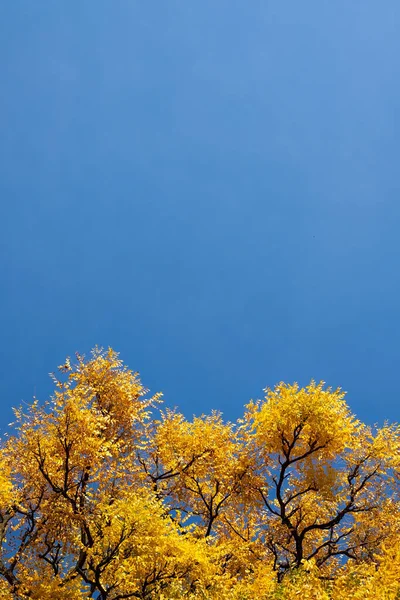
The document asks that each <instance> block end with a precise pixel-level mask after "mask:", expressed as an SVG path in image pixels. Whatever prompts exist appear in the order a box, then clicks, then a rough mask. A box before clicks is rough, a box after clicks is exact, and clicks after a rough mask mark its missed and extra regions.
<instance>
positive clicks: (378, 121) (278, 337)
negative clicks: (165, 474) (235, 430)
mask: <svg viewBox="0 0 400 600" xmlns="http://www.w3.org/2000/svg"><path fill="white" fill-rule="evenodd" d="M399 26H400V4H399V2H398V1H397V0H387V1H386V2H385V3H384V4H382V3H377V2H375V1H369V0H363V1H361V0H360V1H354V2H347V1H346V2H345V1H337V2H328V1H322V0H315V1H306V2H298V1H294V0H293V1H291V2H290V1H289V2H269V1H267V0H265V1H254V2H232V1H231V0H229V1H228V0H220V1H218V2H215V1H214V0H212V1H211V0H203V1H202V2H182V1H180V2H178V1H175V0H169V1H168V2H159V3H151V2H135V1H121V2H105V1H102V0H97V1H96V2H94V0H91V1H85V0H79V1H78V0H72V1H69V2H53V1H50V0H42V1H41V2H26V1H25V0H24V1H21V0H13V2H7V3H4V5H3V10H2V19H1V22H0V61H1V73H2V76H1V93H0V125H1V132H2V133H1V137H0V201H1V213H2V218H1V219H0V228H1V235H0V253H1V254H0V276H1V295H0V329H1V340H2V341H1V344H0V346H1V348H0V351H1V363H0V364H1V380H0V399H1V400H0V401H1V408H2V411H1V418H0V426H1V427H3V428H4V427H5V426H6V424H7V422H8V421H9V420H11V418H12V416H11V407H12V406H15V405H18V404H20V402H21V401H22V400H24V401H30V400H31V398H32V396H33V394H35V393H36V395H37V396H38V397H39V398H40V399H44V398H46V396H48V395H49V393H50V392H51V389H52V388H51V382H50V379H49V378H48V375H47V373H48V372H49V371H52V370H54V368H55V367H56V365H58V364H60V363H61V361H62V360H63V358H64V357H65V356H66V355H72V354H73V353H74V352H75V351H79V352H86V353H87V352H88V351H89V350H90V348H91V347H93V346H94V345H95V344H98V345H103V346H112V347H114V348H115V349H116V350H118V351H120V352H121V356H122V358H123V359H124V360H125V361H126V363H127V364H128V365H129V366H130V367H131V368H132V369H134V370H138V371H140V373H141V375H142V380H143V382H144V384H145V385H146V386H147V387H149V388H151V390H152V391H154V392H155V391H158V390H162V391H163V392H164V394H165V400H166V402H167V403H168V404H169V405H178V406H179V407H180V408H181V409H182V410H183V411H184V412H185V414H186V415H187V416H191V415H192V414H193V413H196V414H199V413H202V412H208V411H210V410H211V409H212V408H217V409H220V410H222V411H223V412H224V414H225V416H226V417H227V418H230V419H235V418H237V417H238V416H239V415H240V413H241V410H242V406H243V404H245V403H246V402H247V401H248V400H249V399H250V398H256V397H260V396H261V394H262V389H263V388H264V387H266V386H273V385H274V384H275V383H277V382H279V381H281V380H284V381H287V382H293V381H298V382H299V383H301V384H306V383H308V381H309V380H310V379H311V378H315V379H316V380H321V379H323V380H325V381H326V382H327V383H328V384H330V385H332V386H334V387H336V386H341V387H342V388H344V389H345V390H347V391H348V401H349V403H350V405H351V407H352V409H353V410H354V411H355V412H356V413H357V414H358V416H359V417H360V418H362V419H364V420H366V421H367V422H369V423H373V422H375V421H379V422H382V421H383V420H384V419H386V418H387V419H389V420H391V421H395V420H398V418H399V416H398V415H399V411H398V403H399V385H398V381H399V376H398V371H399V369H398V363H399V337H400V335H399V334H400V325H399V296H400V274H399V258H400V257H399V254H400V238H399V220H400V203H399V199H400V195H399V193H400V181H399V173H400V170H399V156H400V153H399V144H400V118H399V114H400V113H399V106H400V61H399V56H400V37H399V35H398V32H399Z"/></svg>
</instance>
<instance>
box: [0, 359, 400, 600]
mask: <svg viewBox="0 0 400 600" xmlns="http://www.w3.org/2000/svg"><path fill="white" fill-rule="evenodd" d="M54 384H55V391H54V394H53V396H52V397H51V399H50V400H48V401H47V402H45V403H39V402H38V401H37V400H36V399H34V400H33V402H32V404H30V405H27V406H26V407H25V408H24V409H22V408H19V409H17V410H15V414H16V422H15V423H14V424H13V429H12V431H10V433H9V434H8V435H7V436H5V437H4V439H3V441H2V445H1V450H0V460H1V469H0V541H1V556H0V597H1V598H4V599H5V600H7V599H8V600H11V599H17V600H19V599H25V598H31V599H37V600H78V599H84V598H95V599H98V600H122V599H126V598H140V599H142V600H150V599H179V598H187V599H190V600H200V599H210V600H212V599H215V598H218V599H221V600H251V599H260V600H263V599H265V600H278V599H279V600H291V599H292V598H295V597H300V598H304V599H315V600H316V599H320V600H329V599H334V600H348V598H350V597H353V598H360V599H361V598H362V599H363V600H369V599H370V600H372V599H374V600H375V599H377V598H378V599H379V598H382V599H387V600H395V599H399V598H400V582H399V576H398V573H400V530H399V526H400V498H399V491H400V488H399V472H400V469H399V466H400V429H399V427H398V426H397V425H390V424H385V425H384V426H383V427H381V428H378V427H370V426H367V425H365V424H364V423H362V422H360V421H359V420H357V419H356V418H355V416H354V415H353V414H352V413H351V412H350V410H349V407H348V405H347V403H346V401H345V394H344V393H343V392H342V391H341V390H340V389H338V390H333V389H331V388H327V387H325V385H324V383H323V382H321V383H316V382H314V381H311V383H310V384H309V385H308V386H307V387H305V388H301V387H299V385H297V384H293V385H289V384H285V383H280V384H279V385H277V386H276V387H275V388H274V389H267V390H265V398H264V399H263V400H259V401H257V402H250V403H249V404H248V405H247V406H246V407H245V410H244V414H243V416H242V417H241V418H240V419H239V420H238V421H237V422H236V423H231V422H226V421H224V420H223V417H222V415H221V414H220V413H218V412H213V413H212V414H211V415H202V416H198V417H194V418H193V419H191V420H188V419H187V418H185V416H184V415H182V414H180V413H179V412H178V411H177V410H171V409H167V408H164V407H163V405H162V403H161V395H160V394H156V395H155V396H149V395H148V392H147V390H146V389H145V388H144V387H143V385H142V383H141V381H140V379H139V376H138V375H137V374H136V373H133V372H132V371H130V370H129V369H127V368H126V367H124V365H123V364H122V362H121V361H120V359H119V357H118V354H117V353H116V352H114V351H113V350H111V349H109V350H108V351H102V350H99V349H95V350H94V351H93V353H92V355H91V357H89V359H87V360H86V359H85V358H84V357H81V356H79V355H78V356H77V359H76V361H75V363H71V361H70V360H69V359H67V360H66V362H65V364H64V365H62V366H60V367H59V374H58V375H57V376H54Z"/></svg>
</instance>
